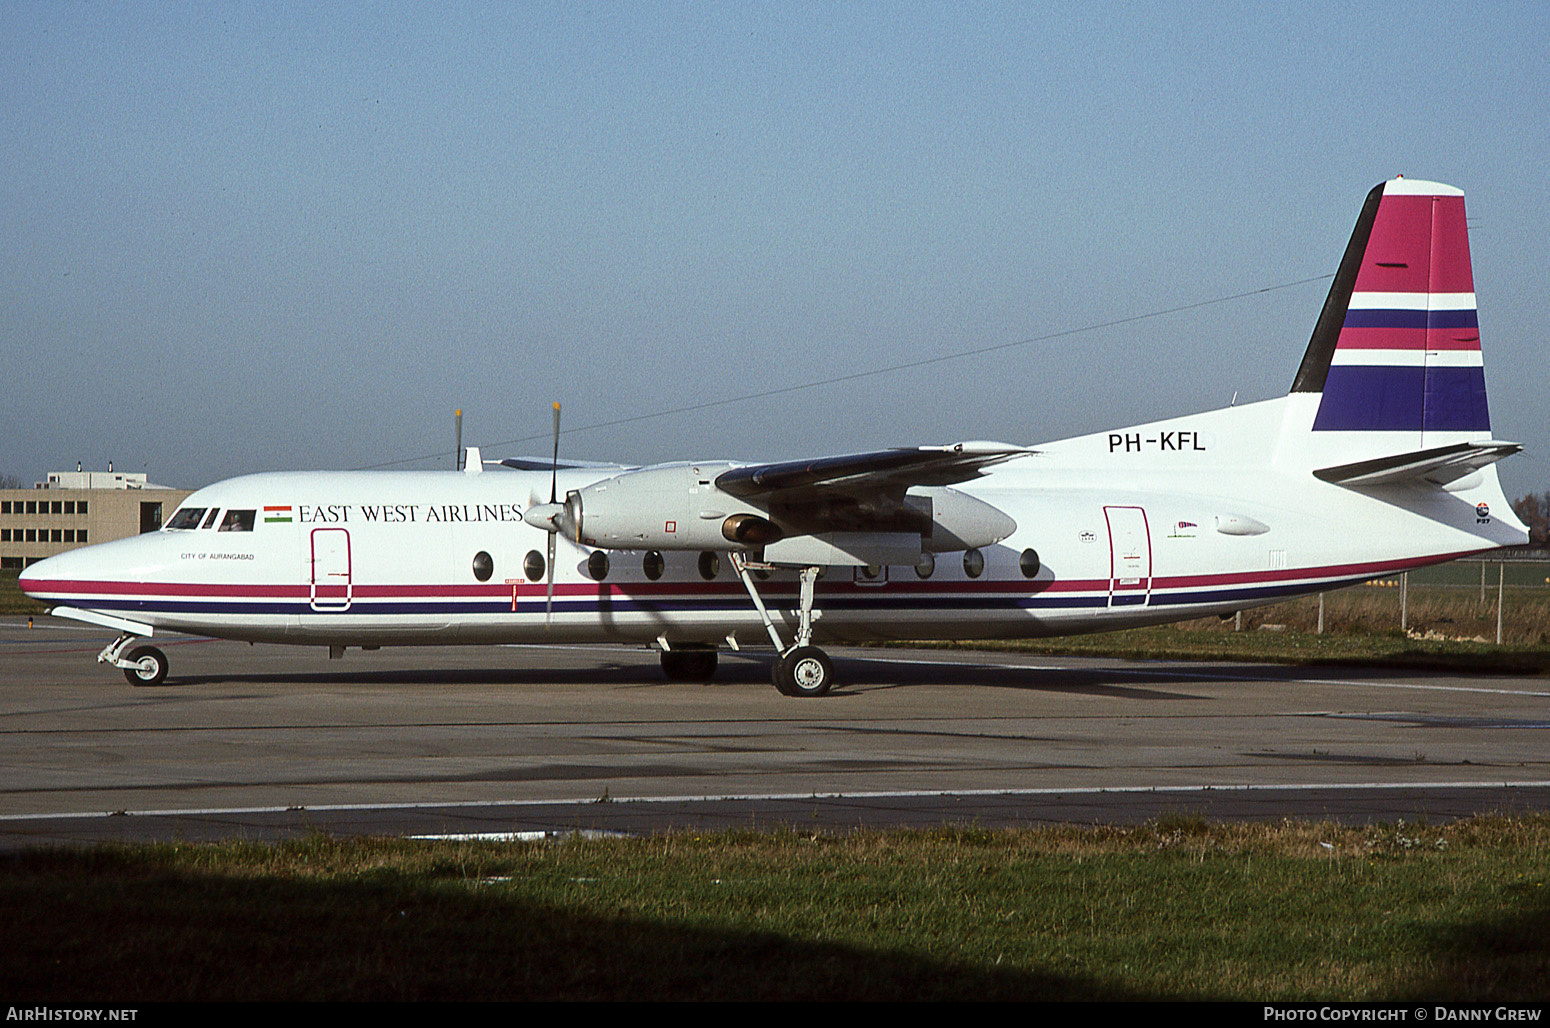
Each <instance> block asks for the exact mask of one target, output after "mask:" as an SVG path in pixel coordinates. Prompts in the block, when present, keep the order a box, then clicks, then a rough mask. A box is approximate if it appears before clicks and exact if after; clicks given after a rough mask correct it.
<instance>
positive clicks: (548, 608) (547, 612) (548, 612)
mask: <svg viewBox="0 0 1550 1028" xmlns="http://www.w3.org/2000/svg"><path fill="white" fill-rule="evenodd" d="M557 535H559V533H558V532H550V533H549V563H548V566H547V571H548V572H549V598H548V600H546V601H545V602H544V627H545V628H548V627H549V619H550V618H551V617H553V616H554V537H555V536H557Z"/></svg>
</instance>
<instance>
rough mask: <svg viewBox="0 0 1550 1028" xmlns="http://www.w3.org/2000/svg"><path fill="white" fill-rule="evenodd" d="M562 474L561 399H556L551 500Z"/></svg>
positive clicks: (550, 487) (550, 479) (550, 500)
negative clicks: (556, 480) (557, 480)
mask: <svg viewBox="0 0 1550 1028" xmlns="http://www.w3.org/2000/svg"><path fill="white" fill-rule="evenodd" d="M559 474H560V401H558V400H556V401H554V463H553V464H551V465H550V467H549V502H550V503H553V502H555V493H554V483H555V479H556V478H558V477H559Z"/></svg>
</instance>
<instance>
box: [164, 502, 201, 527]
mask: <svg viewBox="0 0 1550 1028" xmlns="http://www.w3.org/2000/svg"><path fill="white" fill-rule="evenodd" d="M204 516H205V509H204V508H203V507H184V508H183V509H182V510H180V511H178V512H177V513H176V514H174V515H172V520H171V521H168V522H167V528H169V529H174V528H175V529H185V530H186V529H190V528H198V527H199V521H200V519H201V518H203V517H204Z"/></svg>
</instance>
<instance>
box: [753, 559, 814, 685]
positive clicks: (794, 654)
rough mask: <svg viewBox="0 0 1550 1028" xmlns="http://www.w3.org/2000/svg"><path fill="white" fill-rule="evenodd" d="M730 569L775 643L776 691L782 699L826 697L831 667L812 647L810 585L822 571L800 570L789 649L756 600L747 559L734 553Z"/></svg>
mask: <svg viewBox="0 0 1550 1028" xmlns="http://www.w3.org/2000/svg"><path fill="white" fill-rule="evenodd" d="M732 566H733V567H734V568H736V569H737V573H738V576H739V577H741V578H742V580H743V587H744V588H745V589H747V590H748V596H749V598H750V599H751V600H753V605H754V607H755V608H756V609H757V610H758V611H759V617H761V618H762V619H763V620H764V630H765V631H767V632H769V633H770V641H771V642H773V643H774V644H775V652H776V653H778V654H780V659H779V660H777V661H775V666H774V668H772V669H771V672H770V678H771V680H772V681H773V682H774V683H775V688H776V689H778V690H779V691H780V692H781V694H782V695H785V696H823V695H825V694H827V693H828V691H829V690H830V689H831V688H832V687H833V686H834V664H833V662H831V661H830V660H829V655H828V654H827V653H824V652H823V650H821V649H819V648H818V647H816V646H814V645H813V644H812V641H813V620H814V618H815V616H816V615H815V614H814V612H813V585H814V583H816V582H817V581H818V575H819V573H820V572H822V570H823V569H822V568H819V567H805V568H803V569H802V573H801V574H802V579H801V581H802V588H801V593H800V600H799V603H800V606H799V607H798V610H797V637H796V641H795V642H793V643H792V644H791V646H789V647H788V646H786V645H785V644H784V643H782V642H781V640H780V633H779V632H778V631H776V630H775V621H774V619H772V618H771V617H770V612H769V611H768V610H767V609H766V608H765V606H764V601H763V600H761V599H760V598H759V590H758V589H757V588H756V587H755V586H754V584H753V576H752V575H750V574H749V573H748V558H747V557H745V556H743V555H742V554H741V553H733V554H732Z"/></svg>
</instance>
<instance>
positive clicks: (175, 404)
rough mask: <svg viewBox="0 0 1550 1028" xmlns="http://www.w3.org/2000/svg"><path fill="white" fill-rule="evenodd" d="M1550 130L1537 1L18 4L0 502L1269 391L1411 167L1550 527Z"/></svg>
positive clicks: (819, 439)
mask: <svg viewBox="0 0 1550 1028" xmlns="http://www.w3.org/2000/svg"><path fill="white" fill-rule="evenodd" d="M1229 11H1230V15H1229V14H1228V13H1227V12H1229ZM1547 95H1550V4H1545V3H1543V2H1530V3H1522V4H1493V3H1484V4H1477V5H1461V4H1431V3H1416V2H1409V3H1392V4H1390V3H1361V4H1350V3H1339V4H1320V3H1265V4H1260V3H1247V4H1236V5H1231V6H1230V7H1227V6H1218V5H1203V4H1177V3H1165V2H1159V3H1135V4H1105V3H1083V4H1074V3H1071V4H1064V3H1062V4H1042V3H1032V2H1029V3H1014V4H998V3H942V4H936V3H876V4H874V3H863V2H847V3H838V2H835V3H815V4H808V3H798V2H780V3H750V2H738V3H725V4H720V3H705V4H699V3H668V2H659V3H628V2H608V3H582V2H564V3H552V4H551V3H536V2H535V3H480V4H462V3H450V2H449V3H436V4H425V3H373V4H360V5H357V4H348V3H338V4H313V3H305V4H287V3H263V4H257V3H221V2H213V0H211V2H201V3H194V4H186V5H185V4H171V3H154V2H147V3H128V2H123V3H111V2H110V3H79V2H70V3H62V2H59V3H56V2H45V0H38V2H16V3H7V4H0V99H3V103H0V239H3V241H4V245H3V246H0V362H3V365H0V366H3V367H4V368H5V369H6V370H5V373H4V376H3V379H0V381H3V382H4V384H5V386H6V388H5V404H4V409H5V414H4V416H3V417H0V474H10V475H15V476H16V477H18V478H20V479H22V480H23V481H24V482H29V483H30V482H32V481H35V480H37V479H40V478H42V477H43V475H44V474H45V473H47V472H49V471H60V470H73V468H74V467H75V464H76V462H77V461H80V462H82V463H84V465H85V466H86V467H87V468H88V469H101V468H104V467H106V465H107V463H108V462H109V461H113V462H114V467H115V468H116V469H117V470H121V471H144V472H147V473H148V474H149V475H150V477H151V480H152V481H154V482H159V483H163V484H166V485H172V486H179V487H184V488H194V487H197V486H200V485H204V484H207V483H209V482H212V481H216V480H219V479H222V478H228V477H231V476H233V475H238V474H245V473H249V472H254V471H265V470H279V469H310V468H358V467H373V466H392V467H401V468H430V467H449V466H451V463H452V459H453V458H452V450H453V411H454V410H455V409H459V408H460V409H462V410H463V412H464V441H465V442H466V443H470V444H476V445H481V446H483V447H485V453H484V455H485V457H487V458H490V457H498V456H514V455H525V454H543V453H547V452H548V449H549V438H548V437H549V431H550V418H551V414H550V405H551V403H552V402H553V401H559V402H561V403H562V404H563V421H564V426H563V436H562V441H561V450H562V454H563V455H565V456H570V457H575V458H584V459H593V460H611V461H621V462H626V463H645V462H652V461H660V460H676V459H740V460H765V459H769V460H775V459H793V458H798V457H803V456H817V455H824V454H834V453H847V452H855V451H862V450H869V449H876V448H881V447H887V446H902V445H918V444H927V443H942V442H948V441H953V440H959V439H999V440H1005V441H1009V442H1014V443H1028V444H1032V443H1038V442H1040V441H1046V440H1050V439H1056V438H1061V437H1064V436H1070V435H1077V434H1082V433H1086V432H1092V431H1099V430H1107V429H1109V428H1116V427H1120V426H1123V425H1128V424H1136V423H1140V422H1144V421H1148V420H1152V419H1156V418H1162V417H1168V416H1172V415H1178V414H1185V413H1189V412H1192V411H1197V410H1206V409H1212V408H1216V407H1221V406H1225V405H1226V404H1227V403H1228V402H1229V401H1230V400H1231V399H1232V397H1233V396H1234V395H1236V396H1237V397H1238V402H1240V403H1242V402H1246V401H1250V400H1258V399H1266V398H1270V397H1273V396H1277V395H1281V394H1283V393H1285V392H1286V390H1287V388H1288V387H1289V385H1290V383H1291V380H1292V376H1293V374H1294V372H1295V370H1296V368H1297V364H1298V361H1299V360H1300V359H1301V356H1302V351H1303V349H1304V348H1305V347H1306V345H1307V341H1308V336H1309V334H1310V332H1311V331H1312V327H1313V323H1314V320H1315V319H1316V317H1317V315H1318V311H1319V308H1320V306H1321V305H1322V302H1323V298H1324V294H1325V292H1326V291H1327V288H1328V285H1327V278H1325V277H1324V276H1328V275H1330V274H1332V273H1333V272H1334V270H1335V268H1336V266H1337V265H1338V263H1339V259H1340V256H1341V253H1342V251H1343V250H1344V247H1345V243H1346V240H1347V238H1348V237H1349V235H1350V232H1351V227H1352V225H1353V223H1354V222H1355V219H1356V215H1357V213H1358V212H1359V210H1360V209H1361V204H1362V201H1363V199H1364V197H1365V195H1366V193H1367V191H1368V190H1369V189H1370V188H1371V187H1372V186H1373V185H1375V184H1376V183H1378V182H1380V181H1383V180H1384V179H1387V178H1391V177H1393V176H1394V175H1395V174H1400V173H1402V174H1405V175H1406V176H1407V177H1411V178H1425V179H1434V180H1438V181H1442V182H1447V183H1451V184H1453V185H1456V186H1458V187H1460V188H1462V189H1464V190H1465V192H1466V194H1467V205H1468V211H1469V224H1470V232H1471V248H1472V251H1473V256H1474V271H1475V283H1476V293H1477V296H1478V302H1479V312H1480V313H1479V318H1480V326H1481V339H1482V345H1483V348H1484V352H1485V360H1486V376H1487V384H1488V389H1489V395H1490V403H1491V415H1492V427H1493V431H1494V434H1495V436H1496V437H1497V438H1499V439H1508V440H1514V441H1518V442H1522V443H1523V444H1525V446H1526V448H1527V451H1528V452H1527V453H1526V454H1525V455H1520V456H1516V457H1513V458H1511V459H1510V460H1508V461H1505V462H1504V463H1503V464H1502V465H1500V468H1501V472H1502V478H1503V483H1504V486H1505V488H1506V490H1507V493H1508V495H1509V496H1510V497H1512V496H1518V495H1521V494H1523V493H1525V492H1530V491H1533V492H1542V491H1545V490H1550V420H1547V418H1546V412H1547V411H1550V395H1547V393H1550V374H1547V371H1546V362H1545V360H1544V359H1543V357H1542V356H1541V354H1540V351H1539V345H1540V343H1541V341H1543V340H1546V339H1547V338H1550V314H1547V313H1546V297H1547V292H1550V290H1547V288H1546V286H1547V268H1550V261H1547V259H1546V258H1547V253H1546V250H1547V247H1550V242H1547V241H1550V199H1547V190H1546V185H1547V176H1546V168H1547V167H1550V161H1547V156H1550V153H1547V151H1550V124H1547V120H1550V119H1547V110H1550V108H1547V104H1546V101H1545V97H1546V96H1547ZM1310 280H1311V281H1310ZM1241 294H1248V295H1246V296H1245V295H1241ZM1230 297H1237V298H1236V299H1228V298H1230ZM1207 301H1221V302H1207ZM1196 305H1198V306H1196ZM1186 306H1188V307H1190V308H1191V309H1189V310H1186V311H1175V309H1176V308H1181V307H1186ZM1168 311H1174V313H1162V312H1168ZM1115 322H1120V323H1119V324H1113V323H1115ZM1095 326H1108V327H1095ZM992 348H994V349H992ZM986 350H991V352H981V353H974V352H973V351H986ZM960 354H968V355H967V356H956V355H960ZM901 365H911V366H910V367H904V368H902V369H901V368H900V366H901ZM890 369H899V370H890Z"/></svg>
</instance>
